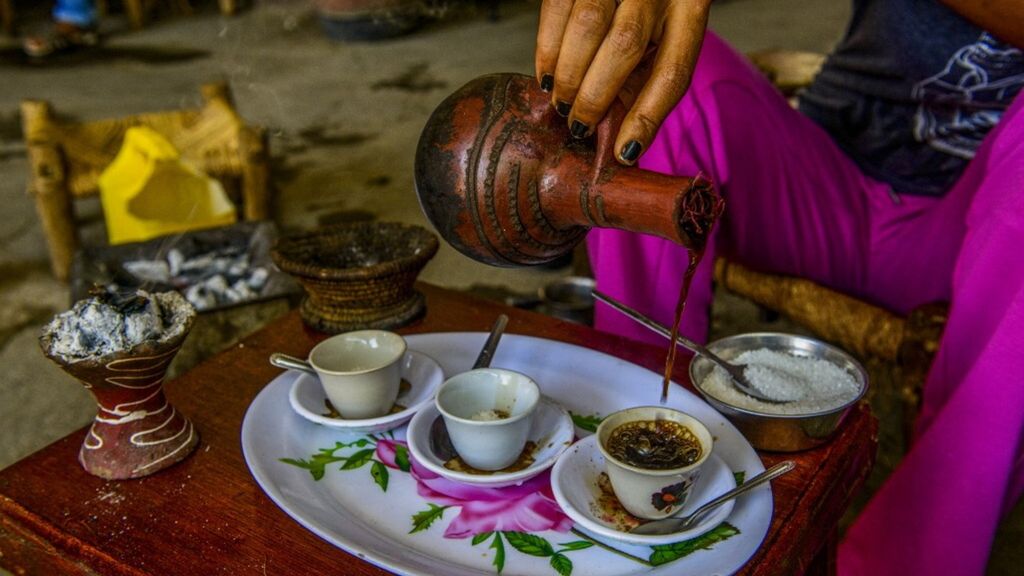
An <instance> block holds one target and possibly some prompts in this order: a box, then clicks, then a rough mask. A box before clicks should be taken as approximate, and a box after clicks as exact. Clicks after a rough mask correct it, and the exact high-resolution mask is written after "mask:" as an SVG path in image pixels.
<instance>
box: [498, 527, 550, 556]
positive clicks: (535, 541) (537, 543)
mask: <svg viewBox="0 0 1024 576" xmlns="http://www.w3.org/2000/svg"><path fill="white" fill-rule="evenodd" d="M505 539H506V540H508V543H509V544H511V545H512V547H513V548H515V549H516V550H519V551H520V552H522V553H523V554H529V555H530V556H541V557H546V556H551V555H552V554H554V553H555V550H554V548H552V547H551V544H549V543H548V541H547V540H545V539H543V538H541V537H540V536H535V535H533V534H527V533H526V532H505Z"/></svg>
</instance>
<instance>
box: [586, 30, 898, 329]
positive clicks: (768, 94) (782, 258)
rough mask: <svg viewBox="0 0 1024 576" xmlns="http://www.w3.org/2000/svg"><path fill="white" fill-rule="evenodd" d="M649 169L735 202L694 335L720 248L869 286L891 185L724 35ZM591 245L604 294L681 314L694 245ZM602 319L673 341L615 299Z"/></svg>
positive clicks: (598, 234)
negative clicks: (691, 179)
mask: <svg viewBox="0 0 1024 576" xmlns="http://www.w3.org/2000/svg"><path fill="white" fill-rule="evenodd" d="M640 166H641V167H642V168H644V169H647V170H653V171H657V172H664V173H670V174H677V175H687V176H693V175H696V174H704V175H706V176H708V177H709V178H710V179H711V180H712V181H713V182H714V183H715V185H716V187H717V189H718V190H719V191H720V192H721V194H722V195H723V197H724V198H725V199H726V210H725V215H724V216H723V218H722V221H721V222H720V223H719V225H718V227H717V229H716V231H715V235H714V241H713V243H712V245H711V246H710V248H711V249H710V250H709V251H708V254H706V255H705V259H704V261H703V262H702V263H701V266H700V268H699V270H698V272H697V275H696V277H695V280H694V283H693V286H692V287H691V291H690V296H689V298H688V300H687V311H686V313H685V314H684V319H683V333H684V334H685V335H687V336H689V337H691V338H694V339H696V340H700V341H703V340H705V339H706V337H707V325H708V320H707V313H708V307H709V305H710V303H711V297H712V294H711V276H712V269H713V260H714V255H715V252H716V251H718V252H722V253H725V254H727V255H730V256H731V257H737V258H739V259H740V260H741V261H743V262H744V263H747V264H749V265H751V266H754V267H756V268H758V269H760V270H764V271H768V272H780V273H789V274H796V275H800V276H803V277H807V278H811V279H815V280H818V281H822V282H827V283H829V284H830V285H832V286H836V287H838V288H840V289H849V290H851V291H854V292H857V291H860V290H862V289H863V287H864V286H865V284H866V281H865V278H866V276H867V274H866V271H867V265H868V262H869V258H868V253H869V250H868V247H869V245H870V242H869V237H870V234H869V233H868V224H867V223H868V222H869V211H870V208H871V201H870V199H871V198H876V197H882V198H886V199H887V198H888V195H887V194H886V187H885V186H883V185H881V184H879V183H877V182H874V181H873V180H871V179H869V178H867V177H865V176H863V175H862V174H861V173H860V171H859V170H858V169H857V167H856V166H855V165H854V164H853V162H852V161H850V160H849V159H848V158H847V157H846V156H845V155H844V154H843V153H842V152H841V151H840V150H839V149H838V147H837V146H836V145H835V144H834V143H833V142H832V140H831V139H830V137H829V136H828V135H827V134H826V133H825V132H824V131H823V130H822V129H821V128H819V127H818V126H817V125H816V124H814V123H813V122H812V121H811V120H809V119H807V118H805V117H804V116H802V115H801V114H800V113H799V112H797V111H795V110H793V109H792V108H791V107H790V106H789V104H788V102H787V101H786V100H785V99H784V98H783V97H782V96H781V94H779V93H778V92H777V91H776V90H775V89H774V88H773V87H772V86H771V85H770V84H769V83H768V82H767V80H766V79H765V78H764V77H763V76H762V75H761V74H760V73H758V72H757V71H756V70H755V69H754V68H753V67H752V66H751V65H750V64H749V63H748V62H747V61H746V60H745V59H743V58H742V57H741V56H739V55H738V54H736V53H735V52H734V51H733V50H732V49H731V48H729V47H728V46H727V45H726V44H725V43H724V42H723V41H722V40H721V39H719V38H718V37H716V36H715V35H714V34H711V33H709V34H708V36H707V38H706V39H705V41H704V46H703V48H702V51H701V56H700V59H699V62H698V65H697V68H696V71H695V74H694V79H693V83H692V84H691V87H690V90H689V91H688V92H687V95H686V96H685V97H684V98H683V100H682V102H680V104H679V106H677V107H676V109H675V110H674V111H673V112H672V114H671V115H670V116H669V118H668V119H667V120H666V121H665V123H664V124H663V125H662V128H661V130H660V131H659V133H658V137H657V139H656V140H655V142H654V143H653V144H652V146H651V148H650V150H648V151H647V153H646V154H645V155H644V156H643V158H641V161H640ZM588 247H589V248H590V252H591V259H592V263H593V265H594V269H595V275H596V277H597V282H598V288H599V289H601V290H604V291H605V292H607V293H609V294H610V295H612V296H615V297H618V298H620V299H622V300H624V301H625V302H626V303H628V304H630V305H632V306H634V307H636V308H638V309H639V310H640V311H642V312H644V313H646V314H649V315H650V316H652V317H654V318H655V319H656V320H658V321H660V322H662V323H665V324H668V323H670V322H671V321H672V315H673V310H674V307H675V304H676V299H677V298H678V294H679V289H680V284H681V282H682V279H683V273H684V272H685V270H686V266H687V254H686V251H685V250H684V249H683V248H682V247H680V246H677V245H675V244H672V243H671V242H668V241H664V240H660V239H657V238H653V237H647V236H642V235H638V234H630V233H626V232H620V231H615V230H594V231H593V232H591V233H590V236H589V238H588ZM596 325H597V327H598V328H599V329H602V330H607V331H612V332H616V333H619V334H623V335H626V336H629V337H632V338H636V339H641V340H646V341H649V342H652V343H658V344H664V342H663V341H659V340H658V337H657V336H652V335H650V334H648V333H647V332H646V331H645V330H644V329H643V328H640V327H638V326H636V325H635V324H633V323H632V322H631V321H629V320H627V319H625V318H623V317H622V316H620V315H618V314H617V313H616V312H614V311H613V310H610V309H608V308H607V307H605V306H598V307H597V310H596Z"/></svg>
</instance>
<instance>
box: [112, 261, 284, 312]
mask: <svg viewBox="0 0 1024 576" xmlns="http://www.w3.org/2000/svg"><path fill="white" fill-rule="evenodd" d="M122 267H123V268H124V269H125V271H127V272H128V273H129V274H131V275H132V276H133V277H134V278H135V279H136V280H138V281H139V282H140V283H146V284H155V285H160V286H166V287H168V288H174V289H176V290H178V291H180V292H181V293H182V294H183V295H184V296H185V298H186V299H187V300H188V301H189V303H191V304H192V305H193V306H195V308H196V309H197V310H209V309H211V308H216V307H217V306H224V305H230V304H238V303H240V302H246V301H249V300H254V299H256V298H258V297H259V296H260V291H261V290H262V289H263V287H264V286H265V285H266V284H267V279H268V278H269V277H270V271H269V270H267V268H266V267H264V266H253V265H252V263H251V262H250V260H249V254H247V253H245V252H241V251H240V250H239V248H238V247H237V246H225V247H222V248H218V249H215V250H213V251H207V252H203V253H199V254H194V255H191V256H186V255H185V254H184V253H183V252H182V251H181V250H179V249H177V248H172V249H170V250H168V251H167V256H166V258H165V259H157V260H131V261H128V262H125V263H123V264H122ZM109 288H111V289H116V288H117V286H110V287H109Z"/></svg>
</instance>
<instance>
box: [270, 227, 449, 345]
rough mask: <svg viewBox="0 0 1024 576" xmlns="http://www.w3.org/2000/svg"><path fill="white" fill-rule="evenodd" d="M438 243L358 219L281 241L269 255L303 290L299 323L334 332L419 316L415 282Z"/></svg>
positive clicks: (416, 231) (411, 230)
mask: <svg viewBox="0 0 1024 576" xmlns="http://www.w3.org/2000/svg"><path fill="white" fill-rule="evenodd" d="M437 248H438V242H437V237H436V236H435V235H434V234H433V233H431V232H430V231H428V230H426V229H425V228H422V227H420V226H414V225H410V224H399V223H396V222H364V223H359V224H345V225H339V226H330V227H327V228H321V229H319V230H317V231H315V232H311V233H307V234H301V235H298V236H290V237H287V238H283V239H281V240H279V241H278V243H277V245H276V246H275V247H274V250H273V251H272V252H271V256H272V257H273V259H274V263H276V264H277V266H278V267H279V268H280V269H281V270H283V271H285V272H287V273H289V274H291V275H292V276H295V278H296V279H298V281H299V283H301V284H302V286H303V287H304V288H305V289H306V298H305V299H303V301H302V306H301V308H300V312H301V314H302V319H303V321H304V322H305V323H306V324H307V325H308V326H309V327H311V328H313V329H315V330H320V331H321V332H328V333H332V334H333V333H338V332H347V331H350V330H362V329H366V328H378V329H385V330H387V329H392V328H397V327H399V326H404V325H406V324H408V323H410V322H412V321H413V320H415V319H417V318H419V317H420V316H422V315H423V312H424V310H425V309H426V305H425V300H424V298H423V295H422V294H420V293H419V292H417V291H416V290H415V289H414V288H413V285H414V283H415V282H416V277H417V276H418V275H419V273H420V270H422V269H423V267H424V266H425V265H426V264H427V262H428V261H429V260H430V259H431V258H433V256H434V254H435V253H437Z"/></svg>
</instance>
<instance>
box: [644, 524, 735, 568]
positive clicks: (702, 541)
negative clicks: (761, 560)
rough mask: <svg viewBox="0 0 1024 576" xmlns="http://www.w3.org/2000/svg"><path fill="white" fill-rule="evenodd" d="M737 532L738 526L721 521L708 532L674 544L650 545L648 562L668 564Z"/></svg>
mask: <svg viewBox="0 0 1024 576" xmlns="http://www.w3.org/2000/svg"><path fill="white" fill-rule="evenodd" d="M739 533H740V530H739V528H736V527H735V526H733V525H732V524H729V523H728V522H722V523H721V524H719V525H718V526H716V527H715V528H714V529H712V530H711V531H710V532H708V533H706V534H703V535H701V536H698V537H696V538H692V539H690V540H684V541H682V542H676V543H674V544H661V545H658V546H651V550H653V553H652V554H651V558H650V562H651V564H652V565H654V566H661V565H662V564H668V563H669V562H672V561H675V560H678V559H680V558H682V557H684V556H689V555H690V554H693V553H694V552H696V551H698V550H707V549H709V548H711V547H712V546H714V545H715V544H718V543H719V542H723V541H725V540H728V539H729V538H732V537H733V536H736V535H737V534H739Z"/></svg>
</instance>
